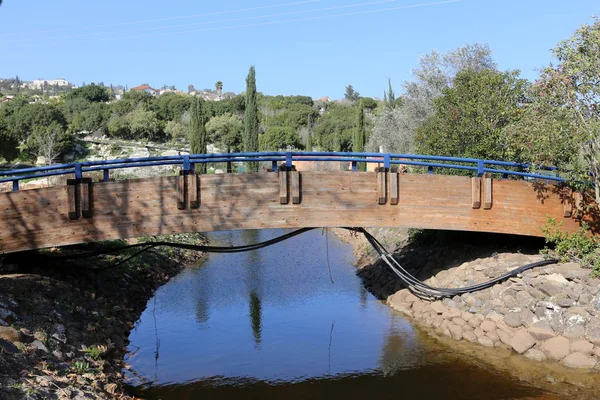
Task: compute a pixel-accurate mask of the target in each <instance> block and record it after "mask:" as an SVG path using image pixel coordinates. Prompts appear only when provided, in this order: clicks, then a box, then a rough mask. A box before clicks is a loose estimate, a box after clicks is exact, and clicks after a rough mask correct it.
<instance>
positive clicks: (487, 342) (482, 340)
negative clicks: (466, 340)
mask: <svg viewBox="0 0 600 400" xmlns="http://www.w3.org/2000/svg"><path fill="white" fill-rule="evenodd" d="M477 342H478V343H479V344H481V345H484V346H486V347H494V341H493V340H492V339H490V338H489V337H487V336H481V337H480V338H478V339H477Z"/></svg>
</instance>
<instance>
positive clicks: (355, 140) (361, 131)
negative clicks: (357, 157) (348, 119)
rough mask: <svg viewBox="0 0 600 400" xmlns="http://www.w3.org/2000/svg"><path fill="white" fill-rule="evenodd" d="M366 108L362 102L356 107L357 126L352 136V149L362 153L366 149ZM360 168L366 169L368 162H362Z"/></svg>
mask: <svg viewBox="0 0 600 400" xmlns="http://www.w3.org/2000/svg"><path fill="white" fill-rule="evenodd" d="M365 142H366V140H365V110H364V109H363V107H362V102H361V104H359V106H358V108H357V109H356V128H355V131H354V136H353V137H352V151H353V152H355V153H362V152H363V151H365ZM360 170H361V171H366V164H365V163H360Z"/></svg>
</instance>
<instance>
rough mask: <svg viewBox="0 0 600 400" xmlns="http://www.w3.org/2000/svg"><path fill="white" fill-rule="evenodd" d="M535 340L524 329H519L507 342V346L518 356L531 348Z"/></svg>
mask: <svg viewBox="0 0 600 400" xmlns="http://www.w3.org/2000/svg"><path fill="white" fill-rule="evenodd" d="M534 344H535V338H534V337H533V336H531V335H530V334H529V332H527V330H526V329H519V330H518V331H517V332H516V333H515V335H514V336H513V337H512V339H511V340H510V342H509V345H510V346H511V347H512V348H513V349H514V350H515V351H516V352H517V353H519V354H523V353H524V352H526V351H527V350H529V349H530V348H532V347H533V345H534Z"/></svg>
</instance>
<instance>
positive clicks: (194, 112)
mask: <svg viewBox="0 0 600 400" xmlns="http://www.w3.org/2000/svg"><path fill="white" fill-rule="evenodd" d="M203 103H204V100H202V98H201V97H195V98H194V101H193V102H192V107H191V109H190V151H191V153H192V154H206V127H205V123H206V120H205V118H204V107H203ZM196 172H198V173H200V174H204V173H206V164H205V163H201V164H197V165H196Z"/></svg>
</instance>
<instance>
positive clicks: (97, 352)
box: [83, 346, 106, 361]
mask: <svg viewBox="0 0 600 400" xmlns="http://www.w3.org/2000/svg"><path fill="white" fill-rule="evenodd" d="M83 351H84V352H85V353H86V354H87V355H88V356H90V358H91V359H92V360H94V361H98V360H100V358H102V356H103V355H104V353H105V351H106V348H105V347H104V346H102V347H101V346H92V347H86V348H84V349H83Z"/></svg>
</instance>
